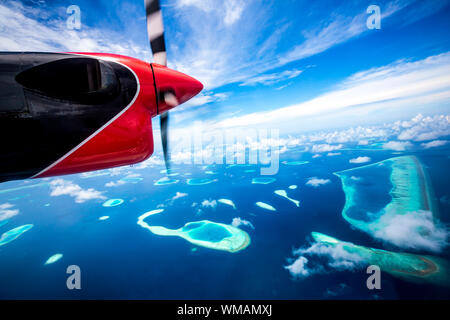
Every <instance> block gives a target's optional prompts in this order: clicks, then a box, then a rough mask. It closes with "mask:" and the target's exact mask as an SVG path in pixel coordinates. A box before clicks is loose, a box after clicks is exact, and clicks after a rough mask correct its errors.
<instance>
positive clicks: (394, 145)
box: [383, 141, 413, 151]
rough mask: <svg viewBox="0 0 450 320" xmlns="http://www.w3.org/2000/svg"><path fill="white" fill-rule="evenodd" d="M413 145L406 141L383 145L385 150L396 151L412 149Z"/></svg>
mask: <svg viewBox="0 0 450 320" xmlns="http://www.w3.org/2000/svg"><path fill="white" fill-rule="evenodd" d="M412 146H413V145H412V143H411V142H409V141H406V142H402V141H389V142H386V143H384V144H383V149H388V150H395V151H405V150H406V149H409V148H411V147H412Z"/></svg>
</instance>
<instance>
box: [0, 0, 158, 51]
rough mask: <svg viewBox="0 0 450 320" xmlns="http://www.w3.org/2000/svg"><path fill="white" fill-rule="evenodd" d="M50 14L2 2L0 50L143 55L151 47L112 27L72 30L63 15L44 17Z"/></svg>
mask: <svg viewBox="0 0 450 320" xmlns="http://www.w3.org/2000/svg"><path fill="white" fill-rule="evenodd" d="M48 16H49V14H48V13H47V12H46V11H45V8H43V7H35V8H32V7H29V6H25V5H23V4H21V3H19V2H16V1H8V2H7V4H0V30H2V32H1V33H0V50H2V51H39V52H44V51H48V52H52V51H59V52H64V51H66V52H67V51H72V52H112V53H117V54H125V55H129V56H134V57H138V58H143V57H144V56H145V55H146V54H147V53H149V50H148V48H146V47H144V48H142V47H139V46H138V45H136V44H135V43H133V42H131V41H129V40H128V39H127V38H126V36H124V35H121V34H120V33H114V32H110V31H109V30H99V29H95V28H88V27H87V26H85V25H84V26H83V28H82V29H81V30H69V29H68V28H67V27H66V21H65V20H64V19H60V18H55V19H50V18H49V19H47V20H45V19H43V20H45V21H44V22H41V21H39V20H38V19H37V17H41V18H42V17H44V18H45V17H48Z"/></svg>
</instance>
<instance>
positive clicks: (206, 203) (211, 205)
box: [201, 199, 217, 209]
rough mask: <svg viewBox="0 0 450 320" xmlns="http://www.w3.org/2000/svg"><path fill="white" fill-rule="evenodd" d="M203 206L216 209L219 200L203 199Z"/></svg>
mask: <svg viewBox="0 0 450 320" xmlns="http://www.w3.org/2000/svg"><path fill="white" fill-rule="evenodd" d="M201 206H202V207H203V208H212V209H215V208H216V207H217V201H216V200H206V199H205V200H203V201H202V203H201Z"/></svg>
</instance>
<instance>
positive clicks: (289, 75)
mask: <svg viewBox="0 0 450 320" xmlns="http://www.w3.org/2000/svg"><path fill="white" fill-rule="evenodd" d="M302 72H303V71H302V70H296V69H294V70H285V71H283V72H278V73H268V74H262V75H259V76H255V77H252V78H250V79H247V80H245V81H244V82H242V83H241V84H240V86H255V85H257V84H263V85H273V84H275V83H278V82H281V81H285V80H288V79H293V78H296V77H298V76H299V75H300V74H301V73H302Z"/></svg>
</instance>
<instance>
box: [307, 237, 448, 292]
mask: <svg viewBox="0 0 450 320" xmlns="http://www.w3.org/2000/svg"><path fill="white" fill-rule="evenodd" d="M311 235H312V237H313V239H314V240H315V242H316V243H321V244H324V245H327V246H331V247H337V246H339V247H340V248H341V249H342V250H345V251H346V252H348V253H350V254H352V255H355V256H356V257H358V258H359V259H361V261H362V262H364V263H365V264H367V265H377V266H379V267H380V269H381V271H383V272H387V273H389V274H391V275H393V276H395V277H400V278H402V279H404V280H408V281H413V282H429V283H433V284H437V285H442V286H447V287H448V286H450V275H449V264H448V262H447V261H445V260H444V259H441V258H439V257H434V256H426V255H418V254H411V253H405V252H393V251H386V250H381V249H374V248H368V247H364V246H359V245H355V244H353V243H351V242H344V241H341V240H338V239H335V238H333V237H330V236H327V235H325V234H322V233H319V232H312V233H311Z"/></svg>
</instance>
